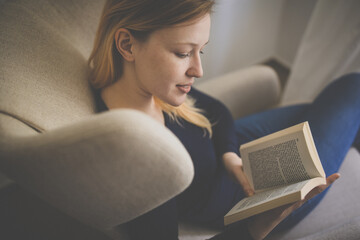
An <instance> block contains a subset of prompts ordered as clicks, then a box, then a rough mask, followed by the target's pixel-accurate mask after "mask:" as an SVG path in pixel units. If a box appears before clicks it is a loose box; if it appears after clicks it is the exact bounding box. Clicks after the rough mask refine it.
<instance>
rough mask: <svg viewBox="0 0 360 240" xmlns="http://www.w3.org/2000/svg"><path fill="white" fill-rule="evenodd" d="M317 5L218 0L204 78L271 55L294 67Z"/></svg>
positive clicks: (290, 1) (311, 0)
mask: <svg viewBox="0 0 360 240" xmlns="http://www.w3.org/2000/svg"><path fill="white" fill-rule="evenodd" d="M315 4H316V1H315V0H301V1H298V0H266V1H265V0H217V5H216V6H215V9H214V10H215V11H214V13H213V15H212V26H211V35H210V42H209V44H208V46H207V47H206V48H205V55H204V56H203V68H204V77H203V78H202V80H206V79H209V78H212V77H216V76H219V75H221V74H224V73H227V72H230V71H233V70H236V69H239V68H243V67H246V66H249V65H252V64H256V63H261V62H263V61H265V60H267V59H269V58H276V59H278V60H279V61H280V62H283V63H284V64H285V65H287V66H288V67H290V68H291V65H292V63H293V61H294V57H295V55H296V51H297V48H298V45H299V43H300V41H301V38H302V35H303V33H304V30H305V28H306V25H307V23H308V20H309V19H310V16H311V12H312V9H313V7H314V6H315Z"/></svg>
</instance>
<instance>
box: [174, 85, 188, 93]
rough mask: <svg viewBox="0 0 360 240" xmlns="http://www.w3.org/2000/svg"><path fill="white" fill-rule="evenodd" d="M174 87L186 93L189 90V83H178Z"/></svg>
mask: <svg viewBox="0 0 360 240" xmlns="http://www.w3.org/2000/svg"><path fill="white" fill-rule="evenodd" d="M176 87H177V88H178V89H179V90H180V91H181V92H183V93H188V92H190V90H191V84H185V85H181V84H178V85H176Z"/></svg>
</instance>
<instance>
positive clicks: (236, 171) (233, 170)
mask: <svg viewBox="0 0 360 240" xmlns="http://www.w3.org/2000/svg"><path fill="white" fill-rule="evenodd" d="M223 162H224V166H225V168H226V170H227V171H228V173H229V174H230V176H231V177H232V178H233V179H234V180H235V181H236V182H238V183H239V184H240V185H241V187H242V188H243V190H244V192H245V194H246V196H252V195H254V189H253V188H252V187H251V186H250V184H249V181H248V179H247V177H246V175H245V173H244V171H243V164H242V160H241V158H240V157H239V156H238V155H237V154H236V153H233V152H227V153H225V154H224V155H223Z"/></svg>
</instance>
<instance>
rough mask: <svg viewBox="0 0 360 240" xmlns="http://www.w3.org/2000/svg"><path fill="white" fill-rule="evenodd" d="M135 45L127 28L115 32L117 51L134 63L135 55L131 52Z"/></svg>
mask: <svg viewBox="0 0 360 240" xmlns="http://www.w3.org/2000/svg"><path fill="white" fill-rule="evenodd" d="M133 43H134V38H133V36H132V35H131V33H130V32H129V30H127V29H125V28H119V29H118V30H117V31H116V32H115V44H116V49H117V50H118V51H119V53H120V54H121V56H122V57H123V58H124V59H125V60H126V61H129V62H132V61H134V55H133V53H132V51H131V48H132V45H133Z"/></svg>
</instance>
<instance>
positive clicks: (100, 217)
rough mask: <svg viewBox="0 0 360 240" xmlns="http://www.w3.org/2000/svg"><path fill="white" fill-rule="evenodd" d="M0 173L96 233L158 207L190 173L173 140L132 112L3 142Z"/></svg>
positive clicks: (161, 128)
mask: <svg viewBox="0 0 360 240" xmlns="http://www.w3.org/2000/svg"><path fill="white" fill-rule="evenodd" d="M0 168H1V170H2V171H3V173H4V174H6V175H7V176H8V177H9V178H11V179H12V180H14V181H16V182H17V183H18V184H19V185H20V186H23V187H24V188H26V189H28V190H30V191H31V192H33V193H35V194H36V195H38V196H39V197H40V198H42V199H44V200H45V201H47V202H48V203H50V204H51V205H53V206H55V207H57V208H58V209H60V210H62V211H63V212H65V213H67V214H68V215H70V216H72V217H74V218H76V219H78V220H80V221H81V222H83V223H86V224H89V225H91V226H93V227H95V228H98V229H100V230H106V229H111V228H113V227H115V226H117V225H119V224H122V223H124V222H127V221H129V220H131V219H133V218H135V217H137V216H139V215H141V214H143V213H145V212H147V211H149V210H151V209H153V208H154V207H156V206H158V205H160V204H162V203H164V202H165V201H167V200H168V199H170V198H172V197H174V196H175V195H177V194H178V193H180V192H181V191H183V190H184V189H185V188H186V187H187V186H188V185H189V184H190V183H191V181H192V178H193V174H194V170H193V165H192V161H191V158H190V156H189V154H188V153H187V151H186V149H185V148H184V147H183V145H182V144H181V142H180V141H179V140H178V139H177V138H176V136H175V135H173V134H172V133H171V132H170V131H169V130H168V129H167V128H165V127H164V126H162V125H161V124H159V123H158V122H156V121H155V120H153V119H152V118H150V117H149V116H147V115H145V114H143V113H141V112H138V111H135V110H114V111H108V112H105V113H102V114H97V115H94V116H91V117H90V118H89V119H86V120H84V121H81V122H77V123H75V124H72V125H71V126H65V127H62V128H59V129H55V130H52V131H49V132H46V133H44V134H38V135H35V136H27V137H21V138H19V137H7V138H6V139H4V138H1V140H0Z"/></svg>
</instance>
